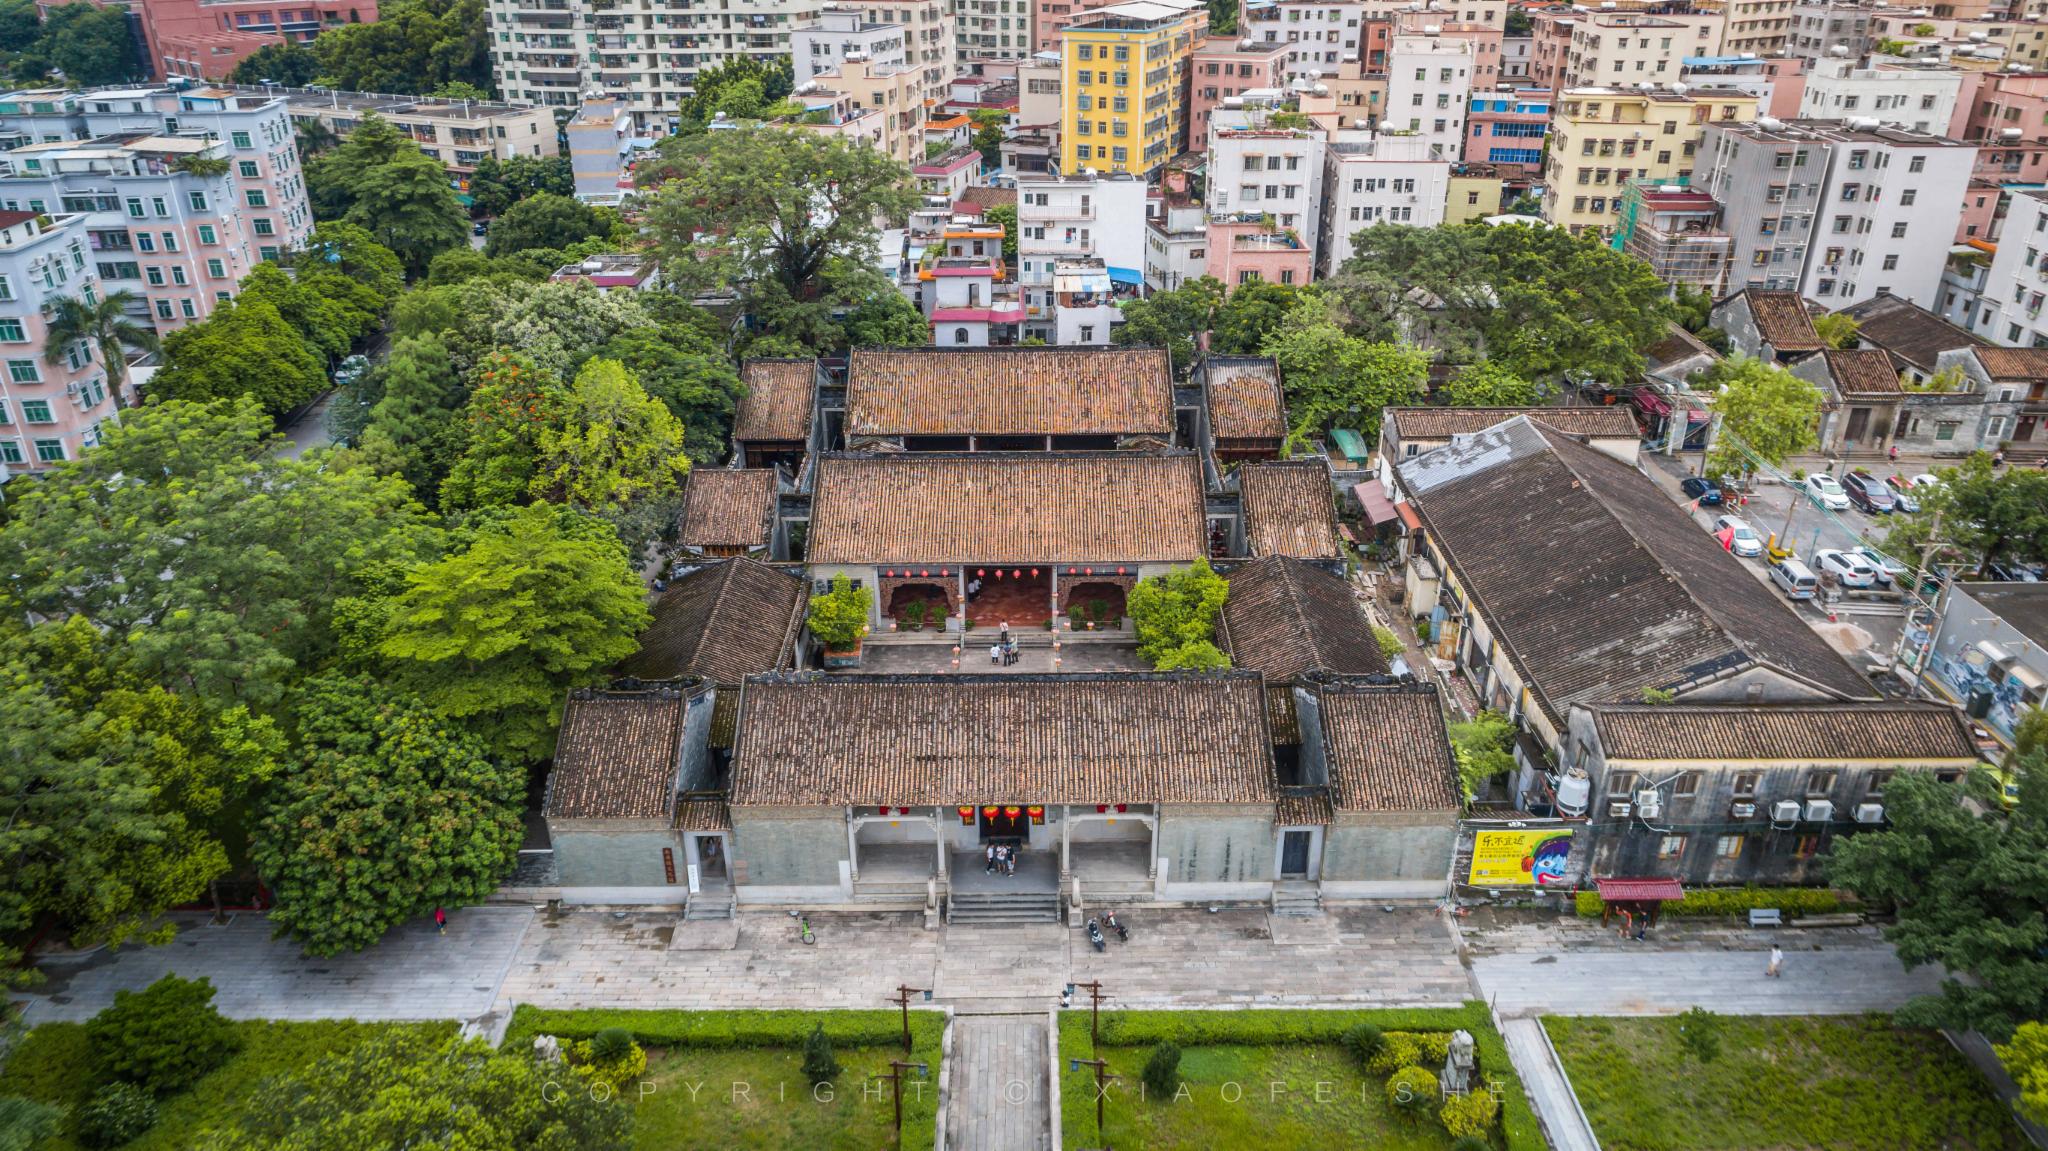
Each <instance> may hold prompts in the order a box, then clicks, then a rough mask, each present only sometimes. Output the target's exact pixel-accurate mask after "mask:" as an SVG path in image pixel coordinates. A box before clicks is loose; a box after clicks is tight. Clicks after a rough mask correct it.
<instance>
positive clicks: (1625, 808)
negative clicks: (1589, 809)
mask: <svg viewBox="0 0 2048 1151" xmlns="http://www.w3.org/2000/svg"><path fill="white" fill-rule="evenodd" d="M1634 810H1635V808H1634V805H1632V804H1630V803H1629V801H1628V800H1626V799H1617V800H1615V801H1613V802H1612V803H1609V804H1608V805H1607V817H1608V818H1609V819H1627V818H1628V817H1629V814H1630V813H1631V812H1632V811H1634Z"/></svg>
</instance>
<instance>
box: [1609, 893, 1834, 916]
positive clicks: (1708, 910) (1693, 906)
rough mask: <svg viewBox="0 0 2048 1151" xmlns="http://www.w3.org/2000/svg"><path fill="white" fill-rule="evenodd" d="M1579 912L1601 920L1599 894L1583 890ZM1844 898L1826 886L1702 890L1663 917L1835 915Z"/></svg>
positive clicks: (1666, 908)
mask: <svg viewBox="0 0 2048 1151" xmlns="http://www.w3.org/2000/svg"><path fill="white" fill-rule="evenodd" d="M1573 902H1574V906H1575V907H1576V909H1577V911H1578V913H1579V914H1580V915H1582V916H1584V917H1586V918H1588V919H1598V918H1600V912H1601V910H1602V908H1603V904H1602V903H1601V900H1600V894H1599V893H1598V892H1594V891H1581V892H1579V893H1578V894H1577V895H1576V896H1575V897H1574V899H1573ZM1842 906H1843V904H1842V897H1841V896H1840V895H1838V894H1837V893H1835V892H1833V891H1830V890H1828V889H1827V888H1825V887H1703V888H1699V889H1696V890H1693V891H1688V892H1686V893H1685V898H1684V899H1681V900H1678V901H1676V902H1674V903H1667V904H1665V905H1664V911H1663V914H1665V915H1677V916H1683V917H1686V918H1709V917H1714V916H1725V917H1735V916H1741V915H1747V914H1749V913H1750V912H1751V911H1752V910H1754V909H1756V908H1759V907H1775V908H1778V909H1779V910H1781V911H1783V912H1784V913H1785V914H1786V915H1788V916H1794V915H1833V914H1834V913H1835V912H1837V911H1840V910H1842Z"/></svg>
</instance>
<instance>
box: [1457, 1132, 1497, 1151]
mask: <svg viewBox="0 0 2048 1151" xmlns="http://www.w3.org/2000/svg"><path fill="white" fill-rule="evenodd" d="M1451 1151H1493V1144H1491V1143H1488V1142H1487V1141H1486V1140H1485V1138H1483V1137H1482V1136H1478V1135H1460V1136H1458V1137H1457V1138H1456V1139H1454V1140H1452V1142H1451Z"/></svg>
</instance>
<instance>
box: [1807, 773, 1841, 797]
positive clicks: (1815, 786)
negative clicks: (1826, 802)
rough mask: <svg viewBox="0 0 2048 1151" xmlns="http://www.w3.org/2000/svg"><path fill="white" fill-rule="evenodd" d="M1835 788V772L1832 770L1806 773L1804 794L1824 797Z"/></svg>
mask: <svg viewBox="0 0 2048 1151" xmlns="http://www.w3.org/2000/svg"><path fill="white" fill-rule="evenodd" d="M1833 790H1835V773H1834V772H1832V771H1809V772H1807V773H1806V794H1808V795H1811V796H1821V797H1825V796H1826V795H1827V794H1828V793H1829V792H1831V791H1833Z"/></svg>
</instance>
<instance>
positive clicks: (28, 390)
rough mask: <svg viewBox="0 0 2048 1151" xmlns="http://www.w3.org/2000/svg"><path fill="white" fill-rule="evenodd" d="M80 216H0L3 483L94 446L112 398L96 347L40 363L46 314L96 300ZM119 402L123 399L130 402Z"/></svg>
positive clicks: (81, 346)
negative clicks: (64, 304)
mask: <svg viewBox="0 0 2048 1151" xmlns="http://www.w3.org/2000/svg"><path fill="white" fill-rule="evenodd" d="M85 225H86V218H85V217H84V216H82V215H44V214H43V213H40V212H31V211H27V210H12V211H0V359H5V360H6V361H7V372H6V375H4V376H0V477H6V476H10V475H16V474H19V473H22V472H33V471H40V470H43V469H46V468H50V467H54V466H55V465H57V464H59V463H62V462H63V461H65V460H70V459H77V458H78V455H79V453H81V452H83V451H85V450H86V449H88V448H90V447H92V446H94V445H95V444H97V443H99V438H100V426H101V425H102V424H104V423H106V422H108V421H109V420H112V419H113V418H114V415H115V412H116V410H117V408H118V403H117V400H116V398H115V397H114V396H112V395H110V394H109V392H108V387H109V384H108V379H109V373H108V372H107V370H106V365H105V364H103V363H101V362H100V356H99V349H98V348H95V347H93V346H92V343H91V342H90V341H79V342H77V343H74V344H72V345H71V346H70V347H67V348H64V349H63V354H62V356H61V357H60V358H59V359H57V360H56V361H55V362H51V361H50V360H48V359H46V358H45V354H44V353H45V352H46V351H47V349H48V347H49V322H48V321H47V320H46V319H45V318H44V314H45V309H53V308H54V304H55V301H56V300H58V299H60V298H62V297H65V296H81V297H83V298H84V299H85V300H87V301H88V302H90V301H93V300H95V299H97V298H98V293H99V292H100V291H101V289H100V286H99V277H98V276H97V275H96V274H95V273H94V269H93V260H92V258H91V254H90V252H88V251H87V248H86V242H85ZM132 398H133V397H132V396H129V397H123V401H122V402H125V401H127V400H132Z"/></svg>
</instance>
